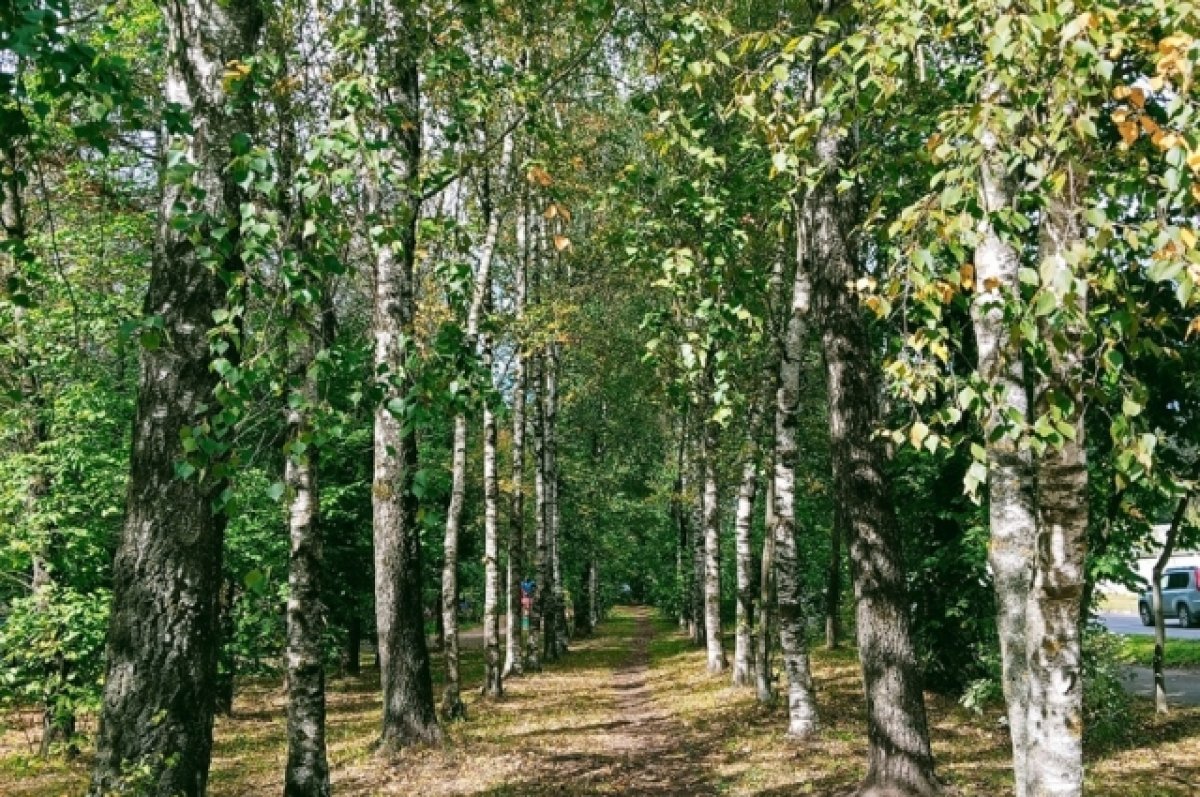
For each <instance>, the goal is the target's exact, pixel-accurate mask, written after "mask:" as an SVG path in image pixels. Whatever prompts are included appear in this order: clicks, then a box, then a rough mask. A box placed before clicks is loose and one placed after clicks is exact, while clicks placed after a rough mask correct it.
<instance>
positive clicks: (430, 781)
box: [0, 609, 1200, 797]
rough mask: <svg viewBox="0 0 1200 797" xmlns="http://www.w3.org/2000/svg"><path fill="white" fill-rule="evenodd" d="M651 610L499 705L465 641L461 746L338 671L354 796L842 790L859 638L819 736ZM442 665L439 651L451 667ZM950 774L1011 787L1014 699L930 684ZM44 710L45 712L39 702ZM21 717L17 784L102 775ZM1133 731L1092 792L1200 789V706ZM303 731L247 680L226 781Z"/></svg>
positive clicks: (343, 751)
mask: <svg viewBox="0 0 1200 797" xmlns="http://www.w3.org/2000/svg"><path fill="white" fill-rule="evenodd" d="M644 622H645V620H641V619H639V618H638V616H637V615H635V614H634V613H633V612H632V611H631V610H626V609H620V610H617V611H616V612H614V616H613V617H612V618H611V619H609V620H608V621H607V622H605V623H604V624H603V626H602V627H601V629H600V630H599V632H598V633H597V635H596V636H595V637H593V638H591V639H588V640H582V641H579V642H576V643H574V644H573V645H572V651H571V653H569V654H568V656H567V657H566V659H564V660H563V661H560V662H558V663H556V664H553V665H551V666H549V667H548V668H547V669H546V671H545V672H543V673H542V674H540V675H536V676H527V677H523V678H517V679H511V680H509V681H508V682H507V683H506V695H505V698H504V699H503V700H502V701H500V702H489V701H485V700H484V699H483V698H482V697H480V696H479V695H478V692H477V690H476V689H475V688H473V687H477V686H478V685H479V684H480V682H481V677H482V666H481V653H482V652H481V651H480V650H479V648H478V647H477V646H474V645H472V646H470V647H468V648H467V649H466V650H465V651H464V656H463V664H464V670H463V676H464V684H465V685H466V686H467V687H469V688H468V691H467V694H466V695H465V696H464V697H465V699H466V701H467V704H468V715H469V720H468V721H467V722H462V723H456V724H453V725H451V726H449V727H448V728H447V734H446V742H445V744H444V745H441V746H439V747H436V748H427V749H421V750H412V751H406V752H404V753H401V754H400V755H398V756H396V757H394V758H391V759H386V760H385V759H381V758H379V757H377V756H376V755H375V754H374V753H373V752H372V751H371V744H372V742H373V741H374V739H375V736H376V734H377V733H378V721H379V698H378V695H377V680H376V678H377V676H376V674H375V673H374V672H371V671H367V672H365V673H364V674H363V676H362V677H360V678H353V679H348V678H335V679H332V680H331V682H330V688H329V721H328V728H329V754H330V762H331V768H332V772H333V786H334V792H335V793H337V794H338V795H339V796H343V795H344V796H346V797H367V795H377V794H384V795H402V794H403V795H407V794H420V795H423V797H424V796H425V795H428V797H550V796H551V795H563V796H565V795H569V796H570V797H599V796H600V795H606V796H609V795H612V796H615V795H643V796H645V797H653V796H655V795H657V796H658V797H668V796H669V795H683V794H687V795H697V796H699V795H730V796H737V795H740V796H742V797H782V795H793V794H796V795H803V794H813V795H831V796H832V795H841V794H845V793H847V792H850V791H852V790H853V788H854V786H855V785H856V784H857V783H858V782H859V780H860V779H861V777H862V775H863V771H864V767H865V760H866V740H865V713H864V707H863V701H862V694H861V686H860V681H859V669H858V664H857V661H856V660H855V656H854V651H853V650H852V649H843V650H838V651H832V652H827V651H824V650H817V651H814V653H813V672H814V677H815V678H816V682H817V687H818V690H819V692H818V697H819V701H820V709H821V714H822V722H823V727H822V730H821V731H820V733H819V735H818V737H817V738H816V739H815V740H813V741H811V742H805V743H797V742H795V741H792V740H789V739H788V738H786V737H785V736H784V734H783V729H784V727H785V725H786V722H785V717H786V707H785V706H784V705H782V704H780V703H778V702H777V704H776V705H774V706H770V707H761V706H758V705H757V704H756V703H755V700H754V694H753V691H752V690H741V689H739V690H734V689H731V688H730V687H729V686H728V680H727V678H726V677H724V676H709V675H707V674H706V673H705V671H704V653H703V651H701V650H697V649H695V648H693V647H692V646H691V645H690V644H689V643H688V641H687V640H686V639H685V638H683V637H682V636H681V635H680V634H679V633H678V632H677V630H676V629H675V628H674V627H673V626H671V625H670V624H667V623H657V624H656V626H655V631H656V633H655V635H654V636H653V638H652V639H651V640H650V643H649V649H648V656H645V655H643V654H642V653H641V652H640V650H639V649H638V645H637V644H636V643H635V639H636V637H637V632H638V629H639V627H643V628H644V625H639V624H644ZM436 669H440V666H438V665H437V663H436V662H435V670H436ZM928 708H929V722H930V731H931V736H932V740H933V744H934V751H935V755H936V757H937V761H938V770H939V773H940V774H941V776H942V777H943V778H944V779H945V780H946V782H947V783H948V784H949V785H950V786H951V787H952V789H953V793H954V794H955V795H956V797H975V796H978V797H985V796H986V797H991V795H998V794H1006V793H1011V789H1012V778H1011V774H1010V773H1009V754H1008V738H1007V735H1006V733H1005V732H1004V729H1003V727H1002V726H1001V725H1000V715H999V713H998V712H990V713H985V714H984V715H981V716H980V715H975V714H972V713H970V712H968V711H966V710H965V709H963V708H961V707H960V706H959V705H958V704H957V703H955V702H954V701H952V700H948V699H945V698H940V697H936V696H929V698H928ZM28 716H29V717H30V718H32V717H33V715H32V714H29V715H28ZM19 720H20V718H19V717H18V718H9V719H8V721H7V723H6V722H3V721H0V794H3V795H5V796H6V797H9V796H11V797H51V795H53V796H54V797H58V795H62V794H78V793H81V792H82V791H83V788H84V786H85V784H86V782H87V771H88V766H89V762H88V760H87V757H86V756H84V757H81V759H79V760H78V761H75V762H67V761H64V760H61V759H52V760H50V761H46V762H42V761H40V760H38V759H36V758H35V757H34V756H33V755H31V753H30V751H29V748H28V741H27V739H26V737H25V735H24V733H23V731H22V730H21V729H20V728H19V727H18V725H19ZM1128 724H1129V732H1128V735H1127V737H1126V738H1125V739H1124V740H1123V741H1119V742H1117V743H1114V744H1111V745H1110V746H1109V747H1107V748H1105V749H1103V750H1100V749H1090V750H1089V751H1088V753H1087V759H1088V760H1087V763H1088V775H1087V778H1088V781H1087V787H1088V788H1087V793H1088V794H1089V795H1099V796H1100V797H1105V796H1106V795H1112V796H1113V797H1116V796H1117V795H1120V797H1185V796H1186V797H1191V795H1193V794H1195V793H1196V792H1195V790H1194V787H1193V786H1192V785H1191V784H1196V783H1200V709H1195V708H1188V709H1176V710H1174V711H1172V713H1171V714H1170V715H1168V716H1166V717H1156V716H1155V715H1154V714H1153V712H1152V709H1151V706H1150V704H1149V702H1148V701H1144V700H1138V701H1135V704H1134V710H1133V711H1132V713H1131V715H1130V717H1129V723H1128ZM285 754H286V743H285V738H284V695H283V692H282V690H281V689H280V687H279V686H278V684H276V683H268V682H261V681H260V682H253V683H249V684H244V685H241V686H240V688H239V692H238V696H237V701H236V706H235V715H234V716H233V717H232V718H221V719H220V720H218V722H217V727H216V743H215V749H214V756H213V767H212V775H211V781H210V789H209V793H210V794H211V795H214V797H225V796H226V795H228V796H229V797H234V796H240V795H253V794H259V793H275V792H277V791H278V789H279V784H280V780H281V774H282V770H283V764H284V757H285Z"/></svg>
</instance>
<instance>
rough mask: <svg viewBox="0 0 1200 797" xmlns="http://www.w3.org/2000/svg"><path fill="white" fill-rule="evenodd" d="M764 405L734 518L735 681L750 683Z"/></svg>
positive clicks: (755, 417)
mask: <svg viewBox="0 0 1200 797" xmlns="http://www.w3.org/2000/svg"><path fill="white" fill-rule="evenodd" d="M761 418H762V408H761V407H760V406H758V405H757V404H755V406H754V407H753V409H752V410H751V417H750V423H749V431H748V433H747V436H748V442H747V446H746V453H745V457H746V461H745V462H744V463H743V465H742V480H741V483H740V484H739V485H738V497H737V513H736V515H735V518H734V525H733V529H734V539H735V548H736V570H737V616H736V625H735V628H734V646H733V685H734V686H750V685H751V684H752V683H753V681H754V664H755V662H754V647H753V644H754V643H753V623H754V586H755V585H754V576H753V571H754V554H753V552H752V550H751V547H752V546H751V540H750V531H751V525H752V524H753V521H754V499H755V495H756V493H757V491H758V470H759V465H758V454H759V452H758V436H759V432H760V429H759V425H760V422H761V421H760V419H761Z"/></svg>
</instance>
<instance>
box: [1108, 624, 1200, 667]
mask: <svg viewBox="0 0 1200 797" xmlns="http://www.w3.org/2000/svg"><path fill="white" fill-rule="evenodd" d="M1168 633H1170V632H1168ZM1121 653H1122V655H1123V656H1124V658H1125V660H1126V661H1128V662H1129V663H1130V664H1139V665H1143V666H1146V667H1149V666H1150V665H1151V663H1152V662H1153V660H1154V637H1151V636H1127V637H1125V638H1124V639H1123V640H1122V650H1121ZM1163 666H1164V667H1167V668H1170V669H1200V639H1172V638H1170V637H1167V645H1166V648H1165V649H1164V650H1163Z"/></svg>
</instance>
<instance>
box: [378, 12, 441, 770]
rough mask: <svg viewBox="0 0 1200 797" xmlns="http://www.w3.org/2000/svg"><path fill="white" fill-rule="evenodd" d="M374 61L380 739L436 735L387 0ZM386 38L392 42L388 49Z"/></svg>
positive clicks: (415, 111) (406, 236) (401, 106)
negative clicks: (381, 108)
mask: <svg viewBox="0 0 1200 797" xmlns="http://www.w3.org/2000/svg"><path fill="white" fill-rule="evenodd" d="M383 16H384V19H382V20H380V22H383V23H384V24H385V26H386V30H385V31H384V32H383V34H382V36H381V47H380V52H381V54H380V60H381V61H382V62H384V63H385V66H384V67H383V68H384V70H385V72H386V74H387V77H388V81H387V85H388V93H387V96H385V97H384V98H383V100H384V103H385V105H386V106H388V108H389V110H390V111H391V112H392V113H393V114H394V115H395V118H396V119H397V122H396V123H395V124H394V125H393V126H392V127H393V128H394V129H392V130H391V131H390V134H391V136H392V137H393V144H394V146H395V147H396V148H397V150H398V151H399V157H398V158H397V159H396V160H395V161H394V164H399V165H401V167H402V168H403V169H404V170H405V174H404V175H403V176H402V179H401V181H400V183H401V184H400V185H397V186H393V188H394V189H395V190H396V191H397V192H398V193H399V196H398V197H396V198H395V200H394V201H393V199H392V198H391V197H390V196H389V198H388V201H387V202H386V204H385V202H384V197H383V196H382V194H381V189H382V187H381V186H380V185H379V182H378V175H371V176H370V179H369V180H368V193H369V194H370V196H369V210H370V214H371V215H372V216H373V217H374V218H376V219H377V220H378V223H379V224H380V226H382V227H383V229H384V232H383V234H382V235H381V236H380V237H379V238H378V239H377V240H376V241H375V246H376V249H375V296H374V314H373V318H372V327H373V330H372V332H373V337H374V344H375V352H374V357H375V369H376V374H377V377H378V378H379V379H380V380H381V382H382V387H383V390H384V396H385V398H384V400H383V401H382V402H381V403H380V405H379V406H378V407H377V408H376V410H375V440H374V442H375V473H374V481H373V484H372V499H373V500H372V504H373V515H374V517H373V523H372V525H373V528H374V537H375V540H374V544H375V620H376V627H377V633H378V650H379V664H380V680H381V683H382V687H383V723H382V730H381V734H380V741H379V748H380V751H381V752H385V753H386V752H390V751H394V750H396V749H398V748H401V747H404V746H407V745H410V744H414V743H423V742H436V741H438V740H440V739H441V729H440V728H439V727H438V724H437V712H436V710H435V708H434V698H433V680H432V677H431V673H430V664H429V649H428V647H427V644H426V640H425V617H424V612H423V611H422V608H421V529H420V523H419V521H418V519H417V510H418V501H417V497H416V495H415V494H414V493H413V478H414V476H415V475H416V472H417V467H418V464H417V439H416V433H415V431H414V429H413V428H412V425H411V424H410V423H406V420H407V418H406V417H405V416H406V414H407V413H408V412H409V411H410V408H409V402H410V401H411V393H412V390H413V376H412V369H411V368H410V367H409V366H410V364H409V359H410V357H412V356H413V353H412V351H411V341H412V340H413V338H414V332H415V330H414V318H415V313H416V298H415V294H416V285H415V281H414V278H413V263H414V258H415V255H416V237H417V236H416V223H417V211H418V208H419V205H420V194H419V189H418V186H417V177H418V166H419V161H420V147H421V127H420V92H419V88H418V83H417V65H416V61H415V55H414V53H412V52H411V51H410V49H409V47H408V46H407V45H406V39H405V36H406V35H407V32H408V31H407V25H406V20H403V19H398V18H395V17H396V16H398V15H397V13H396V11H395V9H393V8H391V7H387V10H386V11H385V12H384V15H383ZM385 47H390V49H385Z"/></svg>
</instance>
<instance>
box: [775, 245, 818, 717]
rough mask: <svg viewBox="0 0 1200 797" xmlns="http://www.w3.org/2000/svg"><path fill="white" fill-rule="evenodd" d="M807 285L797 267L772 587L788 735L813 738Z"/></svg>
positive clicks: (784, 371) (779, 441)
mask: <svg viewBox="0 0 1200 797" xmlns="http://www.w3.org/2000/svg"><path fill="white" fill-rule="evenodd" d="M811 292H812V291H811V286H810V285H809V281H808V275H807V273H806V272H805V271H804V269H803V268H797V269H796V275H795V279H794V282H793V285H792V297H791V309H790V312H789V314H788V320H787V324H786V327H785V332H784V340H783V345H782V346H781V347H780V361H779V382H778V387H777V388H776V394H775V452H774V456H775V474H774V482H775V484H774V489H775V506H774V528H772V529H769V530H768V531H769V533H771V534H772V535H773V536H774V538H775V557H774V558H775V591H776V600H777V605H778V615H779V652H780V656H781V658H782V662H783V671H784V672H785V673H786V674H787V681H788V735H789V736H794V737H797V738H806V737H809V736H812V735H813V734H815V733H816V731H817V699H816V691H815V689H814V688H813V680H812V672H811V670H810V668H809V662H808V638H807V631H808V629H807V623H806V622H805V618H804V584H803V573H802V571H801V568H800V561H799V550H798V546H797V544H796V466H797V462H798V460H799V453H800V451H799V445H798V441H797V428H798V426H799V414H800V373H801V360H802V358H803V356H804V336H805V319H806V317H807V315H808V313H809V307H810V303H811Z"/></svg>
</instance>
